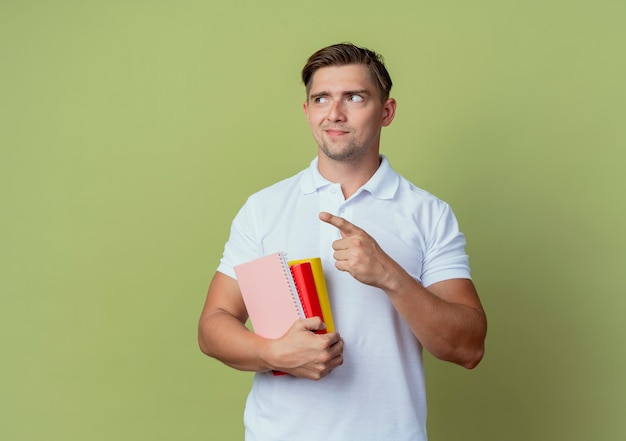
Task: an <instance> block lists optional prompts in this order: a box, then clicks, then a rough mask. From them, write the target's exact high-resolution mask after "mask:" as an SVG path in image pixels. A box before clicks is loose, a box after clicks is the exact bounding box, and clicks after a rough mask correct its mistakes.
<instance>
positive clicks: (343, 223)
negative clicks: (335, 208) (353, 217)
mask: <svg viewBox="0 0 626 441" xmlns="http://www.w3.org/2000/svg"><path fill="white" fill-rule="evenodd" d="M319 217H320V220H322V221H323V222H326V223H327V224H330V225H332V226H334V227H337V229H338V230H339V231H340V232H341V234H343V235H344V236H347V235H350V234H354V233H356V232H357V230H358V227H357V226H355V225H354V224H352V223H350V222H348V221H347V220H345V219H344V218H343V217H339V216H335V215H333V214H330V213H327V212H325V211H322V212H321V213H320V215H319Z"/></svg>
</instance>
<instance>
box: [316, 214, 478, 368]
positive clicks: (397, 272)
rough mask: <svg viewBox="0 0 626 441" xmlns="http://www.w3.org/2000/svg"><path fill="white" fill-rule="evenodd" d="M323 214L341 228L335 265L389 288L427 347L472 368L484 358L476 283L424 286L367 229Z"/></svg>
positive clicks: (456, 281)
mask: <svg viewBox="0 0 626 441" xmlns="http://www.w3.org/2000/svg"><path fill="white" fill-rule="evenodd" d="M320 219H321V220H322V221H324V222H327V223H329V224H331V225H333V226H335V227H336V228H338V229H339V231H340V233H341V239H339V240H337V241H335V242H334V243H333V249H334V250H335V252H334V258H335V261H336V262H335V266H336V267H337V269H338V270H340V271H347V272H348V273H350V274H351V275H352V277H354V278H355V279H357V280H358V281H360V282H362V283H365V284H367V285H371V286H375V287H377V288H380V289H382V290H383V291H385V293H387V295H388V296H389V299H390V300H391V302H392V304H393V305H394V307H395V308H396V310H397V311H398V313H399V314H400V315H401V316H402V318H403V319H404V320H405V321H406V323H407V324H408V325H409V327H410V328H411V330H412V332H413V334H415V336H416V337H417V339H418V340H419V341H420V342H421V343H422V345H423V346H424V348H426V350H428V351H429V352H430V353H431V354H433V355H434V356H435V357H437V358H439V359H441V360H445V361H450V362H453V363H456V364H459V365H461V366H464V367H466V368H468V369H472V368H474V367H475V366H476V365H478V363H479V362H480V360H481V359H482V357H483V354H484V343H485V337H486V334H487V318H486V315H485V312H484V310H483V308H482V305H481V303H480V299H479V297H478V293H477V292H476V288H475V287H474V284H473V283H472V281H471V280H469V279H450V280H444V281H441V282H438V283H434V284H432V285H430V286H428V287H424V286H423V285H421V284H420V283H419V282H418V281H416V280H415V279H413V277H411V275H410V274H409V273H407V272H406V271H405V270H404V268H402V267H401V266H400V265H399V264H398V263H397V262H396V261H394V260H393V259H392V258H391V257H389V255H388V254H387V253H385V252H384V251H383V250H382V249H381V248H380V246H379V245H378V243H377V242H376V241H375V240H374V239H373V238H372V237H371V236H370V235H369V234H367V232H365V231H364V230H363V229H361V228H359V227H357V226H356V225H353V224H352V223H350V222H348V221H347V220H345V219H343V218H341V217H338V216H334V215H332V214H330V213H320Z"/></svg>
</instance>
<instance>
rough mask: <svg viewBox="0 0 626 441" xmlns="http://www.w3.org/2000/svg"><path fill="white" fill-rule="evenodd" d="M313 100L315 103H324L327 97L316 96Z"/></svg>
mask: <svg viewBox="0 0 626 441" xmlns="http://www.w3.org/2000/svg"><path fill="white" fill-rule="evenodd" d="M315 102H316V103H317V104H326V103H327V102H328V97H326V96H318V97H317V98H315Z"/></svg>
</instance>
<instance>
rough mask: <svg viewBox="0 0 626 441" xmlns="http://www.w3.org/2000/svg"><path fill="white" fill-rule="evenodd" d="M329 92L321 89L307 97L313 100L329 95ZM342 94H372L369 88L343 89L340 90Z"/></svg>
mask: <svg viewBox="0 0 626 441" xmlns="http://www.w3.org/2000/svg"><path fill="white" fill-rule="evenodd" d="M330 95H331V94H330V92H328V91H326V90H323V91H321V92H316V93H312V94H311V95H309V99H311V100H314V99H315V98H320V97H325V96H330ZM341 95H342V96H350V95H368V96H370V95H372V92H371V91H370V90H369V89H356V90H345V91H343V92H341Z"/></svg>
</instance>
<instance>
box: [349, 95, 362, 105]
mask: <svg viewBox="0 0 626 441" xmlns="http://www.w3.org/2000/svg"><path fill="white" fill-rule="evenodd" d="M348 101H350V102H351V103H361V102H363V97H362V96H361V95H350V96H349V97H348Z"/></svg>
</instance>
